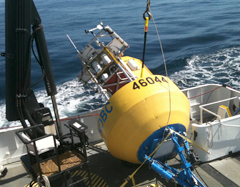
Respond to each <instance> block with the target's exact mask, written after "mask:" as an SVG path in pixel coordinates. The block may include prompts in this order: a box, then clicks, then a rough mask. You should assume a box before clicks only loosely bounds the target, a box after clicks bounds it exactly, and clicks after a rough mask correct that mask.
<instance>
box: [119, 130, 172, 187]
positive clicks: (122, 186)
mask: <svg viewBox="0 0 240 187" xmlns="http://www.w3.org/2000/svg"><path fill="white" fill-rule="evenodd" d="M170 135H171V131H170V132H169V133H168V135H167V136H166V138H165V139H164V140H163V141H162V142H161V143H160V144H159V145H158V146H157V148H156V149H155V150H154V151H153V152H152V153H151V154H150V155H149V156H148V157H147V158H146V159H145V160H144V161H143V162H142V164H141V165H140V166H139V167H138V168H137V169H136V170H135V171H134V172H133V173H132V174H131V175H130V176H129V177H128V178H127V179H126V181H125V182H124V183H123V184H122V185H121V186H120V187H124V186H125V185H126V184H127V183H128V180H130V179H133V177H134V175H135V174H136V173H137V172H138V170H139V169H140V168H141V167H142V166H143V164H145V162H146V161H147V160H148V159H149V158H150V157H151V156H152V155H153V154H155V152H156V151H157V150H158V149H159V147H160V146H161V145H162V144H163V142H164V141H165V140H166V139H167V138H168V137H169V136H170ZM133 180H134V179H133ZM134 182H135V181H134Z"/></svg>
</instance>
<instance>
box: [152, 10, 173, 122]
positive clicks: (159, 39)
mask: <svg viewBox="0 0 240 187" xmlns="http://www.w3.org/2000/svg"><path fill="white" fill-rule="evenodd" d="M149 11H150V13H151V17H152V19H153V23H154V26H155V29H156V32H157V36H158V41H159V45H160V48H161V52H162V57H163V63H164V67H165V72H166V77H167V78H169V77H168V72H167V63H166V60H165V56H164V52H163V46H162V42H161V38H160V35H159V32H158V29H157V24H156V22H155V20H154V17H153V14H152V11H151V9H150V6H149ZM168 93H169V115H168V121H167V124H166V126H168V125H169V121H170V117H171V111H172V109H171V103H172V101H171V91H170V84H169V81H168Z"/></svg>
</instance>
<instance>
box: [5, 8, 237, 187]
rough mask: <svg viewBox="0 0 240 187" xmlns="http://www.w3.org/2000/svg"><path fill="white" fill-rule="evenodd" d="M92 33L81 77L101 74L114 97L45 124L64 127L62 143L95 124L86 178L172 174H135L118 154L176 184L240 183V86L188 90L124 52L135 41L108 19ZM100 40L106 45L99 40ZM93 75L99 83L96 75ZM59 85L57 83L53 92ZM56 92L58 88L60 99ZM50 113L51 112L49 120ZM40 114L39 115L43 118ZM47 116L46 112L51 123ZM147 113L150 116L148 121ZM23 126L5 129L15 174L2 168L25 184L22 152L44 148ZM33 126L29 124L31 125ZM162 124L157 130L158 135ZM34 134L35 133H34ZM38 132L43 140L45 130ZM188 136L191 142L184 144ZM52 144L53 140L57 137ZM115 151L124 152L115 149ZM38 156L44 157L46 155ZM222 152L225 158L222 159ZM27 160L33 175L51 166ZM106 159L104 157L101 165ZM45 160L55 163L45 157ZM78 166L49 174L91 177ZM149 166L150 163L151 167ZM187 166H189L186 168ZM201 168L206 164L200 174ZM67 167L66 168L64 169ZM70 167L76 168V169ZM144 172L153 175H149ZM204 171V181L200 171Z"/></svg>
mask: <svg viewBox="0 0 240 187" xmlns="http://www.w3.org/2000/svg"><path fill="white" fill-rule="evenodd" d="M145 13H148V16H149V17H150V16H151V15H150V14H149V12H145ZM38 28H39V27H38ZM96 30H99V32H98V33H97V34H95V31H96ZM34 32H35V31H34ZM88 33H92V34H93V35H94V38H93V39H92V41H91V42H90V43H89V44H88V45H87V46H86V47H85V48H84V49H83V50H82V51H81V52H79V51H78V49H77V52H78V58H79V59H80V60H82V62H83V67H84V68H83V70H82V71H81V72H80V74H79V80H80V81H82V82H84V83H86V84H88V85H89V86H92V84H94V82H95V86H92V87H93V89H94V90H98V91H99V92H100V93H101V94H103V95H104V96H105V97H106V99H107V100H106V101H107V102H106V103H105V105H104V107H103V108H100V109H97V110H94V111H89V112H84V113H80V114H76V115H74V116H69V117H68V118H64V119H58V115H57V111H55V116H56V121H55V124H50V125H49V124H48V125H45V132H46V133H48V132H49V133H53V134H55V135H57V137H58V138H57V139H58V140H59V142H60V143H62V141H61V137H62V136H65V135H66V134H68V133H69V128H70V129H71V131H70V132H71V133H72V131H76V133H80V130H79V129H80V128H81V127H82V125H86V126H87V128H88V130H87V131H86V135H87V137H88V138H89V140H88V141H89V144H90V145H89V147H88V149H87V154H88V160H89V161H90V162H89V165H90V167H91V172H92V174H90V177H88V180H89V179H92V180H90V181H91V182H90V183H86V182H85V185H86V186H88V185H91V184H92V185H93V186H108V185H109V186H120V185H121V183H123V185H122V186H124V185H125V183H126V182H127V181H128V180H130V179H131V180H132V182H133V185H135V182H136V183H137V185H138V186H147V185H151V184H152V185H155V186H156V185H164V184H165V180H162V179H160V178H159V177H156V178H155V177H153V175H154V174H153V171H151V172H150V174H151V176H149V175H148V174H146V173H145V172H144V171H143V173H142V174H141V175H140V176H139V177H137V176H134V175H135V173H134V174H132V175H129V174H131V173H132V172H133V170H132V169H131V170H129V168H127V169H126V168H124V166H119V165H118V162H119V160H118V159H120V160H123V161H127V162H131V163H134V164H136V163H137V164H138V163H141V162H142V163H144V162H148V163H149V165H150V166H151V168H152V169H153V170H155V171H156V172H157V173H159V174H160V176H162V177H164V178H165V179H167V180H168V181H170V182H169V184H170V185H175V184H176V183H178V184H180V185H182V186H204V184H203V181H204V182H205V183H206V185H207V186H225V185H226V184H228V185H230V186H238V185H240V181H239V178H238V177H237V174H236V173H235V170H233V169H228V167H229V166H230V167H231V166H234V168H240V163H238V161H236V160H238V159H239V155H238V152H239V151H240V146H239V145H238V142H239V140H240V136H239V133H240V128H239V127H240V124H239V121H240V115H239V114H238V112H239V111H240V101H239V98H240V92H239V91H237V90H234V89H233V88H230V87H228V86H226V85H223V86H222V85H218V84H208V85H202V86H197V87H193V88H188V89H184V90H182V91H180V90H179V89H178V88H177V86H176V85H174V83H172V82H171V80H170V79H169V78H168V77H164V76H160V75H152V73H151V72H150V71H149V70H148V69H147V67H146V66H144V64H143V62H142V61H141V60H139V59H136V58H134V57H124V56H123V55H122V54H123V52H124V51H125V50H126V49H127V48H129V45H128V44H127V42H125V41H124V40H123V39H122V38H121V37H120V36H119V35H117V34H116V33H115V32H114V31H113V30H112V29H111V28H110V27H109V26H103V24H100V25H98V26H97V27H96V28H94V29H91V30H89V31H88ZM107 36H110V38H111V40H110V41H107V43H106V42H105V43H102V42H101V41H100V39H102V38H104V39H105V37H107ZM70 40H71V39H70ZM71 42H72V41H71ZM72 43H73V42H72ZM94 43H95V45H96V47H98V49H97V48H96V47H93V44H94ZM73 45H74V44H73ZM74 47H75V46H74ZM90 80H92V81H93V83H89V81H90ZM48 89H49V88H48ZM51 91H52V90H51V89H49V92H51ZM53 95H54V94H53ZM53 95H51V93H50V96H51V97H52V100H53V103H54V97H53ZM18 96H19V98H21V97H25V96H23V95H18ZM162 103H164V104H162ZM42 108H43V107H42ZM169 108H170V109H169ZM40 109H41V107H40ZM55 109H56V110H57V108H55ZM165 111H167V113H166V112H165ZM37 112H39V110H37ZM40 114H41V112H40ZM48 114H49V113H47V119H48V120H49V119H50V117H49V115H48ZM129 114H130V115H129ZM8 115H9V114H8ZM10 116H11V115H10ZM153 116H154V117H153ZM8 117H9V116H8ZM25 117H26V116H25ZM37 117H38V116H37ZM37 117H36V119H38V120H39V118H37ZM41 117H42V116H41ZM9 118H11V117H9ZM43 118H44V117H42V118H41V120H42V122H43V123H45V121H44V120H43ZM189 118H190V124H189ZM50 120H51V119H50ZM73 120H74V123H73V122H72V121H73ZM76 120H77V121H76ZM144 120H145V121H146V122H143V121H144ZM119 121H120V122H119ZM30 124H31V122H30ZM66 124H67V126H66ZM146 124H147V125H146ZM28 125H29V124H28ZM29 126H30V125H29ZM33 126H34V125H33ZM55 127H56V128H55ZM84 127H85V126H84ZM30 128H32V127H30ZM21 129H22V127H21V126H18V127H9V128H5V129H1V130H0V140H1V141H0V165H3V166H4V167H5V168H10V169H9V173H7V174H6V173H5V171H6V170H4V167H3V168H0V169H1V170H2V174H3V173H4V175H5V174H6V176H4V177H1V179H0V184H1V185H2V186H8V185H12V186H13V185H15V186H16V183H18V184H19V180H16V181H13V180H14V179H15V178H18V177H13V178H11V177H10V178H9V175H10V176H11V174H12V173H11V172H13V171H14V170H15V168H18V167H19V165H18V164H16V163H18V162H19V161H20V158H23V157H24V158H26V157H25V156H26V155H27V154H30V153H31V151H32V152H33V153H35V155H34V156H36V155H38V153H39V152H41V150H42V149H40V150H38V147H37V146H35V144H32V142H31V138H30V140H28V141H29V142H30V143H29V144H31V145H34V146H35V147H33V150H31V149H30V148H29V147H28V146H26V145H25V144H23V143H22V142H24V140H23V139H24V138H23V139H21V140H20V139H19V137H20V138H21V134H20V131H22V130H21ZM25 129H29V128H26V127H25ZM74 129H75V130H74ZM76 129H77V130H76ZM109 129H110V130H109ZM149 129H150V130H149ZM78 130H79V131H78ZM16 132H17V135H16ZM82 132H84V131H81V133H82ZM155 132H157V135H156V133H155ZM186 132H187V136H186ZM21 133H22V132H21ZM167 133H168V135H167ZM70 135H71V136H69V137H68V138H69V139H71V140H72V141H73V139H72V137H73V135H72V134H70ZM78 135H79V134H78ZM29 136H30V137H31V134H29ZM50 136H53V140H55V136H54V135H50ZM59 137H60V138H59ZM78 137H79V138H80V143H82V144H81V145H80V147H78V148H77V149H78V150H80V151H83V153H84V151H85V140H84V141H83V142H84V143H83V142H82V139H81V138H82V137H80V135H79V136H78ZM132 137H133V138H132ZM168 137H171V138H168ZM27 138H29V137H27ZM44 138H45V136H44ZM46 138H48V137H46ZM38 140H40V139H39V137H38V139H37V141H38ZM74 140H77V138H74ZM37 141H36V142H37ZM54 142H55V143H54V144H55V146H54V149H55V150H57V149H58V148H57V146H56V144H57V143H56V141H54ZM149 142H150V143H149ZM152 142H153V143H152ZM182 142H183V143H184V148H183V147H181V146H180V145H181V143H182ZM188 142H190V143H191V144H192V147H193V150H191V149H190V148H189V147H188V145H189V144H188ZM64 143H66V142H64ZM77 143H79V141H78V142H77ZM45 144H51V143H50V140H48V143H45ZM41 146H43V145H41ZM48 146H49V145H48ZM44 149H45V148H44ZM183 149H185V151H186V155H187V157H188V159H189V161H187V160H186V159H185V157H184V154H183V153H182V151H183ZM36 150H38V151H36ZM108 151H109V152H110V153H111V154H112V155H113V156H114V157H117V158H118V159H116V158H114V157H111V156H110V154H109V152H108ZM36 152H37V154H36ZM56 152H57V151H56ZM152 152H155V153H154V156H152ZM65 153H68V152H64V153H63V154H60V157H61V155H64V154H65ZM175 153H178V154H179V156H180V159H181V162H180V161H179V160H175V158H176V155H175ZM232 155H233V157H232ZM57 156H58V153H57ZM229 156H231V157H229ZM225 157H227V158H225ZM31 158H32V156H29V160H28V161H29V162H30V163H31ZM34 158H35V157H34ZM149 158H151V159H149ZM171 158H173V159H171ZM177 158H179V157H177ZM197 158H199V160H198V159H197ZM223 158H225V159H223ZM37 159H39V158H38V156H37ZM42 159H43V158H42ZM219 159H223V160H221V161H219ZM21 160H22V162H23V165H24V166H25V167H26V168H27V169H26V170H27V171H28V172H29V173H30V175H32V170H34V172H35V174H37V175H39V176H41V177H42V175H43V174H44V175H47V172H44V171H42V173H41V171H40V172H39V173H38V171H37V170H35V169H34V167H35V165H31V164H30V165H28V164H26V163H24V160H23V159H21ZM43 160H44V159H43ZM86 160H87V159H86ZM162 160H164V163H162ZM166 160H168V161H166ZM46 161H47V162H48V161H49V160H46ZM101 161H104V162H103V163H101V165H100V166H99V162H101ZM155 161H156V162H155ZM196 161H198V164H196V163H195V162H196ZM199 161H200V162H199ZM58 162H59V161H58ZM165 162H168V164H165ZM219 162H221V163H219ZM43 163H44V164H45V165H46V167H47V164H46V163H45V161H44V162H43ZM124 163H125V162H124ZM190 163H191V164H190ZM194 163H195V165H194ZM199 163H201V164H199ZM36 164H39V167H42V165H41V166H40V161H37V162H36ZM49 164H50V163H49ZM113 164H114V165H113ZM174 164H183V167H182V169H180V172H178V171H177V169H179V168H178V167H177V166H174ZM173 166H174V167H173ZM210 166H211V171H210V169H209V167H210ZM36 167H37V166H36ZM73 167H74V170H71V167H69V168H70V169H69V168H67V169H66V171H68V172H63V171H64V169H62V170H63V171H61V169H59V172H57V174H56V173H54V174H51V175H49V176H48V177H49V179H46V180H45V179H44V178H43V179H44V181H45V185H46V183H47V182H46V181H48V180H50V181H51V180H52V181H54V182H56V181H57V180H60V178H61V180H63V181H64V182H65V181H67V182H66V184H61V185H63V186H68V185H70V184H68V183H69V181H70V183H71V182H73V185H77V182H79V181H71V179H72V178H74V176H79V177H80V178H84V176H85V174H83V173H82V172H81V169H76V168H75V166H73ZM81 167H82V166H81ZM143 167H144V166H143ZM191 167H194V168H195V169H196V170H195V171H194V172H193V173H192V172H191V171H190V168H191ZM59 168H60V166H59ZM119 168H120V169H123V170H124V169H126V170H125V172H130V171H131V173H128V174H126V173H124V171H123V173H124V175H125V174H126V175H125V178H127V177H128V175H129V177H128V179H127V180H126V181H125V182H124V180H123V179H124V178H123V176H122V175H120V173H121V172H122V171H120V170H118V169H119ZM176 168H177V169H176ZM206 168H207V169H206ZM134 169H135V168H134ZM146 169H147V168H146V167H145V168H144V170H146ZM10 170H11V172H10ZM42 170H43V168H42ZM49 170H50V169H49ZM101 171H104V173H101ZM181 171H185V172H182V173H181ZM196 171H199V173H200V174H199V173H198V172H196ZM21 172H22V170H21ZM146 172H149V171H146ZM60 173H61V175H58V174H60ZM185 173H187V174H185ZM21 174H22V173H20V174H19V175H21ZM62 174H63V176H64V177H66V180H65V178H64V179H62V178H63V177H62ZM67 175H70V177H69V176H67ZM83 175H84V176H83ZM109 175H110V178H116V180H115V179H114V180H113V179H109ZM144 175H146V176H147V177H149V179H148V178H144V177H142V176H144ZM56 176H58V177H56ZM59 176H60V177H59ZM96 176H97V177H96ZM201 176H202V177H201ZM55 177H56V178H55ZM188 177H190V178H188ZM199 177H200V178H201V180H202V181H201V180H199V179H198V178H199ZM32 178H33V179H34V180H35V181H36V179H38V177H35V176H33V175H32ZM134 178H135V180H134ZM219 178H221V179H219ZM11 179H12V180H11ZM30 181H31V180H30V179H26V178H24V179H23V181H21V183H22V182H23V184H28V183H30ZM41 182H43V181H41ZM53 184H55V183H53ZM70 186H71V185H70Z"/></svg>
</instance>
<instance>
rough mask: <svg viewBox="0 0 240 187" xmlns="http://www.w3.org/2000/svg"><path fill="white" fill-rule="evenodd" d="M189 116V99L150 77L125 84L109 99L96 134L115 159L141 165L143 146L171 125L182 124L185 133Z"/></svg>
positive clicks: (163, 79)
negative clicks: (139, 152) (140, 155)
mask: <svg viewBox="0 0 240 187" xmlns="http://www.w3.org/2000/svg"><path fill="white" fill-rule="evenodd" d="M189 112H190V106H189V101H188V99H187V98H186V96H185V95H184V94H183V93H182V92H181V90H180V89H179V88H178V87H177V86H176V85H175V84H174V83H173V82H172V81H171V80H170V79H169V78H167V77H164V76H161V75H150V76H148V77H144V78H139V79H137V80H135V81H132V82H130V83H128V84H127V85H125V86H124V87H122V88H121V89H120V90H118V91H117V92H116V93H115V94H114V95H113V96H112V97H111V98H110V99H109V101H108V102H107V103H106V104H105V106H104V107H103V109H102V111H101V113H100V116H99V119H98V130H99V133H100V134H101V136H102V138H103V140H104V142H105V144H106V145H107V147H108V150H109V152H110V153H111V154H112V155H113V156H114V157H116V158H119V159H121V160H125V161H128V162H131V163H140V162H141V159H139V158H138V151H139V148H140V146H141V145H142V144H143V142H144V141H145V140H146V139H147V138H148V137H150V136H151V135H152V134H153V133H154V132H155V131H157V130H159V129H161V128H163V127H165V126H167V125H170V124H177V123H179V124H182V125H183V126H184V127H185V130H186V131H187V129H188V127H189ZM181 129H182V128H181Z"/></svg>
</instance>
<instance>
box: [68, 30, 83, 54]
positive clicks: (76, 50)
mask: <svg viewBox="0 0 240 187" xmlns="http://www.w3.org/2000/svg"><path fill="white" fill-rule="evenodd" d="M67 37H68V39H69V40H70V42H71V43H72V45H73V47H74V48H75V49H76V51H77V52H78V53H80V52H79V51H78V49H77V47H76V45H75V44H74V43H73V41H72V39H71V38H70V36H69V35H68V34H67Z"/></svg>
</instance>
